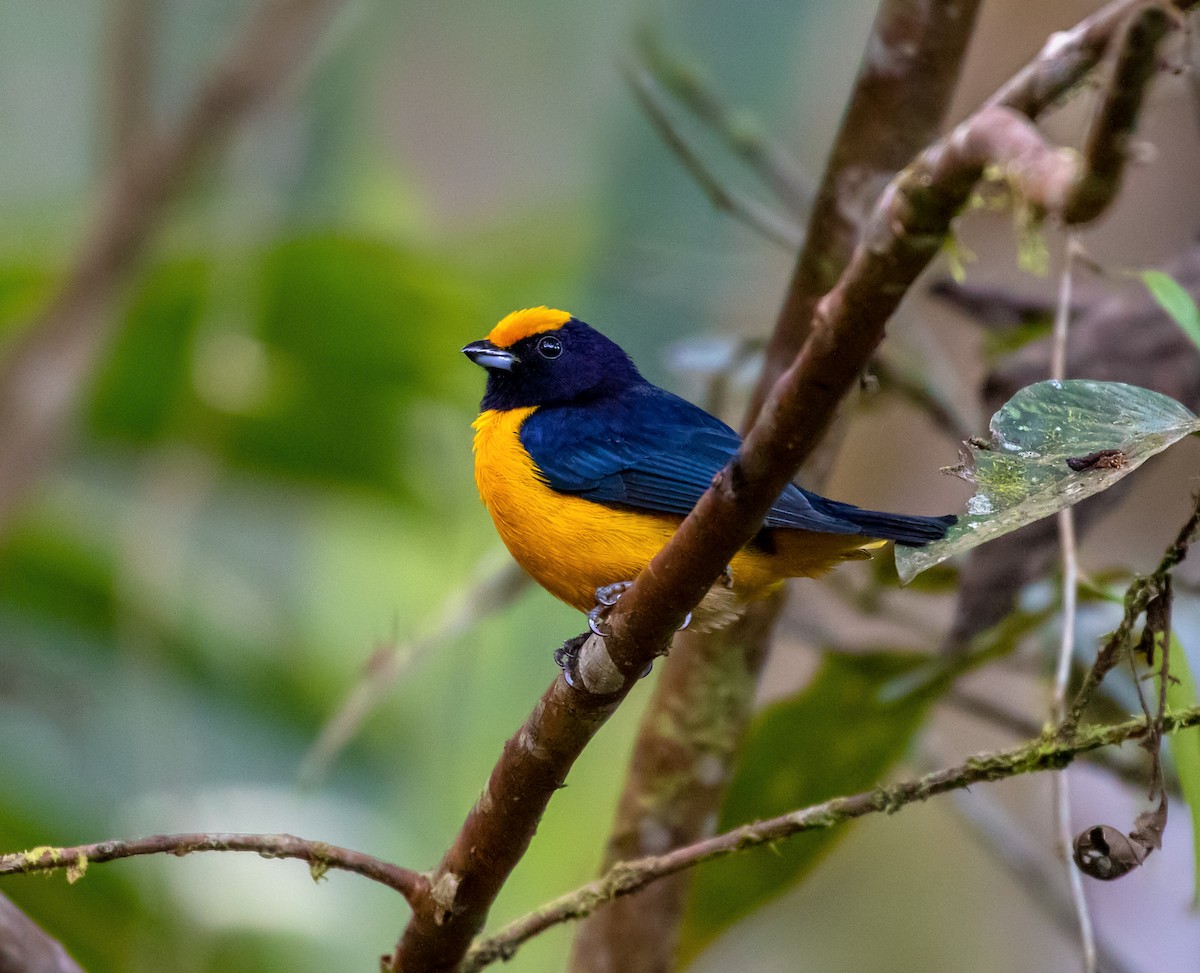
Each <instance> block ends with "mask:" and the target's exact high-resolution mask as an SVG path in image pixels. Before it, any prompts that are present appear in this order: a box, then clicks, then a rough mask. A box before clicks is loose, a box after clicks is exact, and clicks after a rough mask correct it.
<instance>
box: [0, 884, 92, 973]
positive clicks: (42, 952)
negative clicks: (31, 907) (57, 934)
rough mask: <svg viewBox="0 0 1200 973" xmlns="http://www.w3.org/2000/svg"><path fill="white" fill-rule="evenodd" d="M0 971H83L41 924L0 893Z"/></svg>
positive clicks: (78, 972)
mask: <svg viewBox="0 0 1200 973" xmlns="http://www.w3.org/2000/svg"><path fill="white" fill-rule="evenodd" d="M0 973H83V968H82V967H81V966H80V965H79V964H78V963H76V962H75V960H73V959H72V958H71V957H70V955H68V953H67V951H66V950H65V949H63V947H62V944H61V943H60V942H58V940H56V939H53V938H52V937H51V936H50V935H49V934H48V933H47V932H46V931H45V930H44V929H42V927H41V926H39V925H38V924H37V923H36V922H34V921H33V920H32V919H30V918H29V917H28V916H27V915H25V913H24V912H22V911H21V910H20V909H18V908H17V907H16V906H15V905H13V904H12V902H10V901H9V900H8V899H6V898H5V897H4V896H3V895H0Z"/></svg>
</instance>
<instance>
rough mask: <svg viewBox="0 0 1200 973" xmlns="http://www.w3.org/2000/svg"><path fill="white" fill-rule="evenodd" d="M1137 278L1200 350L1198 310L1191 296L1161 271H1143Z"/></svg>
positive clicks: (1199, 314)
mask: <svg viewBox="0 0 1200 973" xmlns="http://www.w3.org/2000/svg"><path fill="white" fill-rule="evenodd" d="M1138 276H1139V277H1140V278H1141V279H1142V283H1143V284H1145V285H1146V289H1147V290H1148V291H1150V296H1151V297H1153V298H1154V300H1155V301H1157V302H1158V306H1159V307H1161V308H1162V309H1163V310H1164V311H1166V312H1167V314H1168V315H1170V317H1171V320H1172V321H1174V322H1175V323H1176V324H1177V325H1179V327H1180V329H1181V330H1182V331H1183V333H1184V334H1186V335H1187V336H1188V337H1189V338H1191V339H1192V344H1194V345H1196V347H1198V348H1200V308H1197V307H1196V302H1195V300H1193V298H1192V295H1191V294H1189V293H1188V292H1187V291H1186V290H1184V288H1183V286H1182V285H1181V284H1180V283H1179V282H1178V281H1177V280H1176V279H1175V278H1174V277H1172V276H1171V275H1170V274H1165V273H1163V272H1162V271H1161V270H1143V271H1142V272H1141V273H1139V274H1138Z"/></svg>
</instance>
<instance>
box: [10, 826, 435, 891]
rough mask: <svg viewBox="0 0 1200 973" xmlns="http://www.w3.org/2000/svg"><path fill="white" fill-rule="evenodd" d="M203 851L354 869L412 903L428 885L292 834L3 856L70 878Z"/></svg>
mask: <svg viewBox="0 0 1200 973" xmlns="http://www.w3.org/2000/svg"><path fill="white" fill-rule="evenodd" d="M198 851H249V852H253V853H254V854H256V855H259V856H261V857H263V858H298V859H300V860H301V861H306V862H308V864H309V868H310V870H311V872H312V875H313V878H314V879H320V878H321V876H322V875H324V874H325V872H327V871H328V870H329V869H331V868H336V869H338V870H340V871H346V872H354V873H355V874H356V875H362V876H363V877H364V878H369V879H371V881H373V882H379V883H380V884H382V885H386V886H387V887H388V888H390V889H395V890H396V891H397V892H399V893H400V894H401V895H403V896H404V898H405V899H408V900H409V901H410V902H411V901H412V899H413V898H414V897H415V896H416V895H417V894H419V893H423V892H424V891H425V890H426V889H427V888H428V880H427V879H426V878H425V876H424V875H422V874H421V873H420V872H415V871H413V870H412V869H409V868H401V867H400V866H399V865H392V864H390V863H388V862H385V861H383V860H382V859H379V858H375V857H373V856H371V855H366V854H363V853H362V852H360V851H351V850H350V849H349V848H339V847H338V846H337V845H329V844H326V843H325V842H323V841H307V840H305V839H304V838H297V837H296V836H295V835H290V834H222V833H215V832H214V833H195V834H159V835H151V836H150V837H148V838H137V839H134V840H131V841H121V840H116V841H99V842H96V843H94V844H89V845H73V846H70V847H65V848H48V847H42V848H31V849H29V850H28V851H21V852H16V853H15V854H11V855H0V875H26V874H30V873H34V872H55V871H66V873H67V879H68V881H71V882H74V881H77V880H78V879H80V878H82V877H83V874H84V872H86V871H87V867H88V866H89V865H93V864H95V865H98V864H101V863H102V862H110V861H116V860H118V859H121V858H135V857H137V856H140V855H175V856H176V857H179V858H182V857H183V856H185V855H190V854H192V853H193V852H198Z"/></svg>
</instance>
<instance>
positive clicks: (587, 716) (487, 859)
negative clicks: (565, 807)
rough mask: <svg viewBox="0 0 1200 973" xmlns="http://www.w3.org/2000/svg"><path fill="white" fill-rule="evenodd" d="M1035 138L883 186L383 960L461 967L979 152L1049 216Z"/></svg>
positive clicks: (779, 479) (993, 140)
mask: <svg viewBox="0 0 1200 973" xmlns="http://www.w3.org/2000/svg"><path fill="white" fill-rule="evenodd" d="M1135 16H1138V17H1145V18H1147V21H1146V22H1147V23H1148V24H1150V25H1153V24H1154V23H1156V22H1161V24H1162V31H1163V32H1165V30H1166V29H1167V26H1169V17H1168V16H1167V15H1166V14H1165V12H1164V9H1163V8H1161V7H1157V6H1155V7H1151V8H1140V9H1139V10H1138V12H1137V13H1135ZM1018 122H1020V123H1021V125H1018V124H1017V123H1018ZM1022 125H1023V126H1024V128H1022ZM1001 131H1003V132H1004V133H1006V134H1011V135H1012V136H1013V137H1014V138H1017V137H1020V143H1019V144H1018V146H1017V147H1016V150H1015V151H1014V149H1013V147H1012V146H1010V145H1009V144H1008V143H1007V142H1002V141H1000V139H999V136H1000V133H1001ZM1035 135H1036V132H1034V131H1033V129H1032V127H1031V126H1029V125H1028V122H1027V121H1026V120H1025V119H1023V118H1022V117H1021V116H1019V115H1018V114H1017V113H1016V112H1013V111H1012V110H1011V109H1007V108H990V109H985V110H984V111H983V112H981V113H980V114H979V115H978V116H976V117H975V118H973V119H971V120H969V121H968V122H966V123H964V124H963V125H961V126H959V128H958V129H956V130H955V132H954V133H953V134H952V135H951V136H949V137H948V138H947V139H945V140H943V141H941V142H939V143H937V144H935V145H934V146H933V147H931V148H930V149H929V150H927V151H926V152H925V153H923V154H922V155H921V156H920V157H919V158H918V159H917V160H916V161H915V162H913V163H912V164H911V165H909V166H908V168H907V169H905V170H904V172H902V173H901V174H900V175H899V176H898V177H897V178H896V179H894V180H893V181H892V182H891V183H890V184H889V187H888V189H887V190H886V191H885V193H884V194H883V197H882V199H881V201H880V203H879V205H878V206H877V207H876V209H875V212H874V214H873V216H872V219H871V221H870V223H869V225H868V226H867V228H866V231H865V233H864V236H863V239H862V240H861V241H860V243H859V244H858V247H857V249H856V250H855V252H854V255H853V257H852V258H851V260H850V262H849V264H848V266H847V268H846V270H845V272H844V273H843V274H842V276H841V278H840V279H839V281H838V283H837V285H836V286H835V287H834V288H833V290H831V291H830V292H829V293H828V294H827V295H826V296H825V297H824V298H822V299H821V301H820V302H819V303H818V305H817V308H816V312H815V317H814V327H813V331H812V334H811V336H810V338H809V340H808V341H807V342H806V343H805V345H804V347H803V349H802V350H801V352H800V354H799V356H798V357H797V358H796V360H795V362H794V363H793V364H792V366H791V367H790V368H789V369H788V370H787V371H786V372H785V373H784V374H783V375H782V376H781V377H780V379H779V380H778V382H776V383H775V385H774V387H773V389H772V392H771V394H770V396H769V397H768V399H767V401H766V403H765V405H764V407H763V411H762V415H761V416H760V417H759V419H758V421H757V422H756V423H755V425H754V427H753V428H752V429H751V430H750V432H749V434H748V435H747V437H746V439H745V442H744V444H743V447H742V449H741V451H740V452H739V454H738V455H736V456H735V457H734V458H733V459H732V460H731V461H730V463H729V465H728V466H727V467H726V468H725V469H724V470H722V471H721V472H720V473H719V474H717V476H716V477H714V479H713V484H712V487H711V488H710V489H709V490H708V491H707V492H706V493H705V494H704V496H703V497H701V499H700V501H699V502H698V503H697V505H696V507H695V509H694V510H693V511H692V512H691V513H690V514H689V515H688V516H687V518H686V519H685V520H684V522H683V523H682V524H681V526H680V527H679V529H678V530H677V531H676V533H675V535H674V537H673V538H672V540H671V541H670V543H668V544H667V545H666V546H665V547H664V548H663V549H662V550H661V551H660V552H659V553H658V554H657V555H655V557H654V558H653V560H652V561H651V562H650V564H649V565H648V566H647V567H646V569H645V570H644V571H643V572H642V573H641V575H639V577H638V579H637V582H636V584H635V585H634V586H633V588H632V589H630V590H629V591H628V592H627V593H626V594H625V595H624V596H623V597H622V598H621V600H620V602H618V604H617V606H616V607H615V609H614V610H613V612H612V614H611V615H610V616H609V618H608V620H607V621H608V624H609V625H610V627H611V631H612V634H611V635H610V636H609V637H608V638H607V639H601V638H599V637H597V636H591V637H589V638H587V639H584V638H583V637H582V636H580V637H579V638H577V639H575V640H573V642H574V645H573V648H577V649H578V664H577V666H573V667H572V677H573V682H572V684H571V685H568V684H567V682H566V681H565V680H564V679H563V678H562V677H559V678H557V679H555V681H554V682H553V683H552V684H551V686H550V688H549V689H548V690H547V692H546V694H545V695H544V696H543V697H542V699H541V701H540V702H539V703H538V704H537V706H536V707H535V709H534V711H533V713H532V714H531V715H530V717H529V718H528V719H527V720H526V722H525V724H524V725H523V726H522V727H521V728H520V730H518V732H517V733H516V735H515V736H513V737H512V738H510V739H509V741H508V742H507V743H506V744H505V748H504V753H503V754H502V756H501V758H500V760H499V762H498V763H497V764H496V766H495V768H494V769H493V771H492V774H491V776H490V777H489V780H488V784H487V787H486V789H485V791H484V793H483V795H482V796H481V797H480V799H479V801H478V802H477V803H476V805H475V807H474V808H473V809H472V810H471V812H470V814H469V815H468V817H467V820H466V822H465V823H464V825H463V827H462V830H461V831H460V832H459V835H458V837H457V838H456V839H455V841H454V843H453V845H452V846H451V848H450V849H449V850H448V851H447V853H446V855H445V857H444V858H443V859H442V862H441V863H440V864H439V866H438V867H437V869H436V870H435V871H434V874H433V878H432V880H431V889H430V892H429V894H428V895H427V896H417V897H416V901H415V902H414V914H413V917H412V920H411V921H410V923H409V925H408V927H407V928H406V929H405V931H404V933H403V935H402V937H401V939H400V942H399V944H398V945H397V947H396V951H395V953H394V955H393V958H392V967H393V969H395V970H397V971H400V970H403V971H404V973H418V971H425V970H438V971H440V970H450V969H453V968H455V967H456V966H457V965H458V963H459V961H460V960H461V958H462V956H463V955H464V954H465V952H466V949H467V948H468V945H469V943H470V940H471V938H472V936H474V935H475V933H476V932H478V930H479V929H480V928H482V926H483V923H484V921H485V920H486V917H487V912H488V909H489V908H490V906H491V903H492V902H493V900H494V899H495V896H496V895H497V894H498V893H499V890H500V888H501V887H502V885H503V883H504V881H505V880H506V879H507V877H508V875H509V873H510V872H511V871H512V869H513V868H514V867H515V866H516V863H517V862H518V861H519V860H520V858H521V856H522V855H523V854H524V852H525V849H526V848H527V847H528V844H529V842H530V840H532V837H533V834H534V831H535V830H536V827H537V824H538V821H539V820H540V818H541V815H542V812H543V811H544V809H545V807H546V804H547V803H548V802H549V800H550V797H551V796H552V795H553V793H554V791H555V790H556V789H557V788H558V787H559V786H561V784H562V782H563V781H564V779H565V777H566V775H567V773H568V771H569V770H570V767H571V765H572V764H573V763H574V761H575V759H576V757H578V755H579V753H580V752H581V751H582V749H583V747H584V746H585V745H586V744H587V742H588V740H590V738H591V737H592V735H594V733H595V732H596V731H597V730H598V729H599V727H600V726H601V725H602V724H603V723H604V721H605V720H606V719H607V718H608V716H609V715H611V713H612V712H613V711H614V710H615V709H616V707H617V706H618V705H619V704H620V702H621V701H622V700H623V699H624V697H625V695H627V694H628V692H629V691H630V689H631V688H632V686H633V685H634V683H635V682H636V681H637V679H638V677H639V675H640V674H641V673H642V672H643V671H644V670H645V668H646V666H647V665H648V664H649V663H650V661H651V660H653V659H654V658H655V657H656V656H658V655H661V654H662V653H663V652H664V651H665V650H666V648H667V646H668V644H669V642H670V639H671V636H672V635H673V633H674V632H675V630H676V629H678V628H679V626H680V625H681V624H682V622H683V620H684V618H685V616H686V615H687V613H688V612H689V611H690V610H691V609H692V608H693V607H694V606H695V605H696V604H698V603H699V601H700V600H701V598H702V597H703V596H704V594H705V593H706V592H707V590H708V588H709V587H710V586H711V585H712V584H713V583H714V582H715V581H716V580H717V578H718V577H719V576H720V574H721V572H722V571H723V569H724V567H725V565H727V564H728V563H729V561H730V560H731V558H732V557H733V555H734V554H735V553H736V552H737V551H738V550H740V549H741V547H743V546H744V545H745V544H746V543H747V542H749V540H750V539H751V537H752V536H753V535H754V533H755V532H756V531H757V530H758V528H759V525H760V524H761V523H762V521H763V518H764V517H765V515H766V512H767V510H768V509H769V508H770V506H771V504H773V503H774V502H775V500H776V498H777V497H778V496H779V494H780V492H781V491H782V490H783V488H784V487H785V486H786V485H787V483H789V482H790V480H791V477H792V476H793V475H794V473H795V471H796V470H797V469H798V468H799V466H800V464H801V462H802V461H803V460H804V458H805V456H807V454H808V452H809V451H810V450H811V449H812V447H813V446H814V445H815V443H816V442H817V440H818V439H819V438H820V435H821V433H822V432H823V430H824V428H825V427H826V425H827V424H828V422H829V421H830V419H831V417H832V415H833V413H834V410H835V408H836V406H837V403H838V401H839V400H840V398H841V396H842V395H843V394H844V392H845V391H846V390H847V389H848V388H849V387H850V386H851V385H852V383H853V382H854V381H855V380H856V378H857V375H858V373H859V371H860V370H861V368H862V366H863V365H864V364H865V363H866V361H867V359H868V357H869V356H870V354H871V352H872V351H873V350H874V348H875V346H876V345H877V344H878V343H879V341H880V340H881V339H882V337H883V329H884V326H885V324H886V322H887V320H888V318H889V317H890V316H891V314H892V312H893V311H894V310H895V308H896V306H897V304H898V303H899V301H900V299H901V297H902V296H903V294H904V293H905V292H906V290H907V289H908V288H909V287H910V286H911V285H912V283H913V281H914V280H915V279H916V277H917V275H918V274H919V273H920V272H921V271H922V270H923V269H924V268H925V267H926V266H927V264H928V263H929V261H930V260H932V258H933V256H934V255H935V254H936V253H937V252H938V250H939V249H940V247H941V245H942V243H943V241H944V240H945V238H946V236H947V235H948V233H949V230H950V225H951V220H952V219H953V218H954V217H955V215H956V214H957V213H958V212H959V210H960V209H961V208H962V207H963V206H964V205H965V204H966V203H967V201H968V200H969V198H970V195H971V193H972V192H973V190H974V186H975V184H976V183H977V182H978V181H979V179H980V178H981V177H982V176H983V173H984V170H985V168H986V167H988V166H991V165H993V164H995V162H996V161H997V159H994V158H992V157H991V156H989V155H987V154H986V153H987V151H988V150H994V151H995V152H996V153H997V155H998V157H999V161H1000V162H1001V163H1002V164H1004V165H1005V167H1006V169H1008V170H1011V171H1010V172H1009V173H1008V174H1009V177H1010V179H1011V180H1012V181H1013V182H1014V184H1016V185H1017V186H1019V187H1021V188H1026V186H1027V187H1028V188H1029V190H1030V191H1031V193H1033V194H1034V198H1033V202H1035V203H1036V204H1037V205H1039V206H1040V207H1042V208H1044V209H1045V210H1047V211H1049V212H1055V213H1058V212H1061V207H1062V205H1064V204H1065V203H1066V202H1067V201H1068V200H1069V199H1071V198H1072V190H1073V187H1074V186H1075V180H1076V179H1077V178H1078V177H1080V176H1081V175H1082V174H1086V172H1087V164H1088V160H1087V159H1086V158H1084V159H1082V160H1076V159H1073V158H1068V157H1066V156H1064V155H1063V154H1061V153H1058V152H1052V151H1050V150H1049V149H1048V148H1047V147H1046V146H1045V144H1044V141H1042V140H1040V136H1039V137H1038V138H1037V139H1035V138H1034V136H1035Z"/></svg>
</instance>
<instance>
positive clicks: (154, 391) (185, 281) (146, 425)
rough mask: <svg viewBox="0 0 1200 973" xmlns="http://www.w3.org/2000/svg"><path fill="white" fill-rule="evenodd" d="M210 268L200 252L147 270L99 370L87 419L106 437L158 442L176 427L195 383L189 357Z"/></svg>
mask: <svg viewBox="0 0 1200 973" xmlns="http://www.w3.org/2000/svg"><path fill="white" fill-rule="evenodd" d="M211 273H212V269H211V266H210V265H209V263H208V261H206V260H202V259H200V258H191V259H186V260H173V261H169V262H166V263H163V264H160V265H159V266H157V267H154V268H152V269H151V270H149V271H148V272H147V273H146V275H145V276H144V277H143V279H142V282H141V286H140V287H139V288H138V290H137V291H136V292H135V294H134V295H133V298H132V300H131V302H130V304H129V309H128V310H127V311H126V312H125V317H124V319H123V320H122V322H121V327H120V329H119V331H118V335H117V339H116V341H115V342H114V344H113V347H112V350H111V351H110V352H109V354H108V355H107V356H106V357H105V359H104V361H103V363H102V365H101V367H100V370H99V372H98V374H97V377H96V381H95V385H94V389H93V392H92V398H91V407H90V414H89V418H90V421H91V424H92V428H93V429H94V430H95V431H96V432H97V433H99V434H100V435H102V436H107V437H112V438H116V439H120V440H123V441H126V442H132V443H139V444H140V443H146V444H149V443H153V442H155V441H158V440H161V439H163V438H166V437H167V436H168V435H171V434H178V430H177V429H175V428H173V424H174V420H177V419H178V418H179V415H180V409H181V408H182V407H183V406H184V404H185V403H186V402H187V394H188V390H189V389H190V387H191V377H190V375H189V367H190V365H189V363H190V356H191V352H192V348H193V346H194V343H195V335H196V331H197V329H198V328H199V326H200V322H201V320H202V318H203V315H204V314H205V312H206V310H207V308H208V302H209V297H210V295H209V289H210V279H211Z"/></svg>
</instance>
